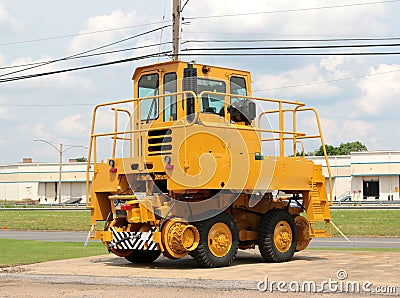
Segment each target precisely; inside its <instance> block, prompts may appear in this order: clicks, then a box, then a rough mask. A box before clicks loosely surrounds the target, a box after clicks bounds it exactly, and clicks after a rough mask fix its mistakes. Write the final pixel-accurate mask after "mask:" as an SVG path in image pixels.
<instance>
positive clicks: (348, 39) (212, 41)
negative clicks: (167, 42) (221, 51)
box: [182, 37, 400, 44]
mask: <svg viewBox="0 0 400 298" xmlns="http://www.w3.org/2000/svg"><path fill="white" fill-rule="evenodd" d="M379 40H382V41H383V40H400V37H380V38H368V37H365V38H324V39H214V40H213V39H210V40H205V39H204V40H198V39H191V40H185V41H183V42H182V44H186V43H242V42H243V43H253V42H254V43H257V42H337V41H342V42H343V41H379Z"/></svg>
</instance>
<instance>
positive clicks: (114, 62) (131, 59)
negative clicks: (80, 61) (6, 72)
mask: <svg viewBox="0 0 400 298" xmlns="http://www.w3.org/2000/svg"><path fill="white" fill-rule="evenodd" d="M170 53H171V51H166V52H162V53H153V54H148V55H143V56H138V57H132V58H127V59H122V60H115V61H110V62H105V63H99V64H92V65H86V66H80V67H75V68H68V69H61V70H56V71H50V72H44V73H37V74H31V75H26V76H19V77H11V78H5V79H0V83H6V82H14V81H19V80H25V79H31V78H37V77H43V76H49V75H55V74H60V73H66V72H71V71H77V70H83V69H89V68H95V67H101V66H107V65H114V64H120V63H126V62H132V61H138V60H143V59H148V58H154V57H158V56H159V55H166V56H167V55H168V54H170Z"/></svg>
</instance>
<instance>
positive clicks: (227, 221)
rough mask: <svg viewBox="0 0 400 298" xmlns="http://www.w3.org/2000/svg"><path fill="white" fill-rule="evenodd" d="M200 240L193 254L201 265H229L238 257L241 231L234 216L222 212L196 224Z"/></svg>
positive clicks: (211, 266)
mask: <svg viewBox="0 0 400 298" xmlns="http://www.w3.org/2000/svg"><path fill="white" fill-rule="evenodd" d="M196 227H197V229H198V231H199V233H200V241H199V245H198V246H197V248H196V249H195V250H194V251H193V252H192V253H191V256H192V257H194V259H195V260H196V261H197V263H198V264H199V265H200V266H201V267H210V268H214V267H225V266H229V265H230V264H231V263H232V262H233V260H234V259H235V257H236V253H237V250H238V247H239V233H238V229H237V227H236V224H235V222H234V221H233V219H232V217H231V216H230V215H229V214H227V213H221V214H219V215H217V216H215V217H213V218H210V219H207V220H204V221H201V222H199V223H197V224H196Z"/></svg>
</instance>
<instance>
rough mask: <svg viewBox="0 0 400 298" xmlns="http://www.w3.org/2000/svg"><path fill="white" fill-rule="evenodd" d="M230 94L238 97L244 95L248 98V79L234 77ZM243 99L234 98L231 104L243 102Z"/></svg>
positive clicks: (231, 81)
mask: <svg viewBox="0 0 400 298" xmlns="http://www.w3.org/2000/svg"><path fill="white" fill-rule="evenodd" d="M230 87H231V90H230V93H231V94H237V95H242V96H247V90H246V79H245V78H243V77H236V76H232V77H231V80H230ZM241 99H243V98H240V97H232V98H231V103H233V102H235V101H237V100H241Z"/></svg>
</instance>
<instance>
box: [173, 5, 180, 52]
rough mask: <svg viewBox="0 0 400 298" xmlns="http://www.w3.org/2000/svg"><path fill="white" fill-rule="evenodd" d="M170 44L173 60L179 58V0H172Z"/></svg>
mask: <svg viewBox="0 0 400 298" xmlns="http://www.w3.org/2000/svg"><path fill="white" fill-rule="evenodd" d="M172 22H173V23H172V46H173V51H174V52H173V60H178V59H179V43H180V41H179V36H180V25H181V0H174V2H173V8H172Z"/></svg>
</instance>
